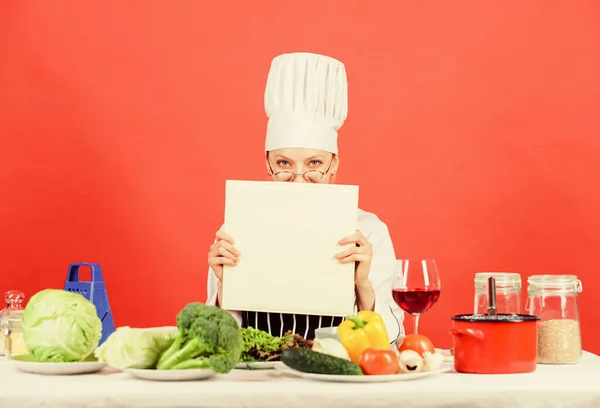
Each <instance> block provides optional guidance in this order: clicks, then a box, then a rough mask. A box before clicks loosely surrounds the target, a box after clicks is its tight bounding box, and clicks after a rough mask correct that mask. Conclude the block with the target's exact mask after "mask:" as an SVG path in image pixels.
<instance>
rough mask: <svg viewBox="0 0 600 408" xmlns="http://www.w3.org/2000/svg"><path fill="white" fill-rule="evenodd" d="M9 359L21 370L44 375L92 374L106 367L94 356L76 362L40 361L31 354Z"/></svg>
mask: <svg viewBox="0 0 600 408" xmlns="http://www.w3.org/2000/svg"><path fill="white" fill-rule="evenodd" d="M9 361H10V363H11V364H12V365H14V366H15V367H16V368H17V369H19V370H21V371H24V372H26V373H31V374H42V375H78V374H91V373H95V372H98V371H100V370H102V369H103V368H104V367H106V364H105V363H101V362H99V361H96V360H94V359H93V358H89V359H88V361H81V362H76V363H39V362H37V361H35V360H34V359H33V357H32V356H30V355H29V354H26V355H22V356H14V357H11V358H10V359H9Z"/></svg>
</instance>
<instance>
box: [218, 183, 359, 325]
mask: <svg viewBox="0 0 600 408" xmlns="http://www.w3.org/2000/svg"><path fill="white" fill-rule="evenodd" d="M357 211H358V186H350V185H334V184H313V183H284V182H276V181H238V180H228V181H227V182H226V199H225V223H224V226H223V230H224V231H225V232H226V233H228V234H229V235H231V237H232V238H233V240H234V241H235V247H236V248H237V249H238V250H239V251H240V258H239V262H238V264H237V265H235V266H227V265H226V266H225V267H224V271H223V299H222V301H221V303H222V304H221V306H222V307H223V308H224V309H228V310H240V311H242V310H249V311H260V312H273V313H296V314H313V315H331V316H347V315H352V314H353V313H354V299H355V297H354V263H353V262H350V263H348V264H342V263H340V262H339V261H338V260H337V259H335V258H334V256H335V255H336V254H337V253H339V252H342V251H343V250H345V249H347V248H350V247H352V246H353V245H354V244H348V245H344V246H340V245H338V242H339V240H340V239H342V238H344V237H346V236H348V235H352V234H354V233H355V232H356V229H357Z"/></svg>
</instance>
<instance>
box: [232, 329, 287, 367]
mask: <svg viewBox="0 0 600 408" xmlns="http://www.w3.org/2000/svg"><path fill="white" fill-rule="evenodd" d="M242 339H243V340H244V345H243V346H242V357H241V361H243V362H246V363H252V362H255V361H265V360H266V358H268V356H269V355H271V354H272V353H274V352H277V351H280V349H281V347H282V346H283V345H284V344H285V339H284V338H283V337H275V336H272V335H270V334H269V333H267V332H266V331H263V330H258V329H255V328H254V327H245V328H243V329H242Z"/></svg>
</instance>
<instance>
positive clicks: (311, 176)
mask: <svg viewBox="0 0 600 408" xmlns="http://www.w3.org/2000/svg"><path fill="white" fill-rule="evenodd" d="M332 164H333V158H331V161H330V162H329V167H327V170H325V172H322V171H321V170H307V171H305V172H304V173H294V172H293V171H288V170H283V171H278V172H277V173H275V172H273V168H272V167H271V162H270V161H269V170H271V174H273V175H274V176H275V178H276V179H277V180H279V181H287V182H290V181H294V180H296V177H297V176H302V178H303V179H304V180H305V181H307V182H309V183H318V182H319V181H321V179H322V178H323V177H325V175H326V174H327V173H329V170H330V169H331V165H332Z"/></svg>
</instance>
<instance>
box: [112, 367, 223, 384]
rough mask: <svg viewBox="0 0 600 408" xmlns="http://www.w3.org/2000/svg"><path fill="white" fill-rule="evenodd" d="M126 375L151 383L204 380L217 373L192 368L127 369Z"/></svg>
mask: <svg viewBox="0 0 600 408" xmlns="http://www.w3.org/2000/svg"><path fill="white" fill-rule="evenodd" d="M124 371H125V372H126V373H128V374H130V375H132V376H134V377H137V378H141V379H142V380H151V381H194V380H204V379H207V378H210V377H212V376H214V375H215V372H214V371H212V370H209V369H205V368H199V369H197V368H190V369H188V370H154V369H143V368H126V369H125V370H124Z"/></svg>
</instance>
